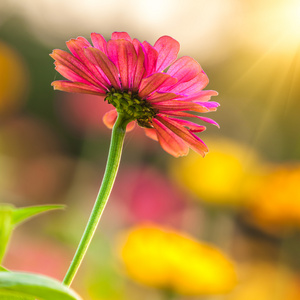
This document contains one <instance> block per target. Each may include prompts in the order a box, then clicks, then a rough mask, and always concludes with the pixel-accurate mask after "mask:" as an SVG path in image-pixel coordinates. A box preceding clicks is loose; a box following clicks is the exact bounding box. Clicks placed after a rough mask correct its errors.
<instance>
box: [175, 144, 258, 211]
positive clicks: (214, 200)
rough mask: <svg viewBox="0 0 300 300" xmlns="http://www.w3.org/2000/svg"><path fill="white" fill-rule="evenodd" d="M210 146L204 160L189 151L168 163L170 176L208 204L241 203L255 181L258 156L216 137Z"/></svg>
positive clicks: (245, 148)
mask: <svg viewBox="0 0 300 300" xmlns="http://www.w3.org/2000/svg"><path fill="white" fill-rule="evenodd" d="M210 145H211V147H210V153H209V155H208V156H207V157H206V158H205V160H204V161H203V159H201V158H200V157H199V155H193V154H192V153H191V154H190V155H188V156H187V157H185V158H183V159H181V160H180V161H179V162H176V163H174V162H173V163H172V162H171V163H172V164H171V165H170V175H171V176H172V177H173V178H174V180H175V182H176V183H177V184H178V185H181V186H182V187H183V188H185V189H187V190H188V191H189V192H191V194H193V195H194V196H196V197H197V198H198V199H199V200H200V199H201V201H204V202H207V203H209V204H212V205H228V206H239V205H243V204H244V202H245V199H246V198H247V193H248V191H249V189H252V186H254V185H255V183H256V181H257V180H259V179H258V175H260V172H261V171H260V168H261V167H260V164H261V163H260V160H259V157H258V155H257V154H256V153H255V151H254V150H252V149H250V148H249V147H245V146H243V145H242V144H239V143H237V142H234V141H233V140H230V139H223V138H221V139H220V138H219V139H218V140H217V141H216V140H214V141H211V142H210ZM199 158H200V159H199ZM216 187H217V188H216Z"/></svg>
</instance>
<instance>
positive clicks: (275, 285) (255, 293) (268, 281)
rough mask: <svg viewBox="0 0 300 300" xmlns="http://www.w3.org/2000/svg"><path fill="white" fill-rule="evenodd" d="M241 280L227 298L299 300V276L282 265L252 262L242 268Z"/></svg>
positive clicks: (236, 299)
mask: <svg viewBox="0 0 300 300" xmlns="http://www.w3.org/2000/svg"><path fill="white" fill-rule="evenodd" d="M241 273H242V274H241V277H242V278H241V282H240V283H239V285H238V286H237V287H236V288H235V289H234V291H233V292H232V293H230V294H229V295H228V296H226V298H225V299H226V300H274V299H276V300H299V299H300V286H299V278H297V277H296V276H295V274H293V273H292V272H291V271H289V270H288V269H287V268H285V267H282V266H279V267H277V266H275V265H272V264H269V263H262V262H257V263H254V264H253V263H251V264H248V265H245V266H243V267H242V269H241Z"/></svg>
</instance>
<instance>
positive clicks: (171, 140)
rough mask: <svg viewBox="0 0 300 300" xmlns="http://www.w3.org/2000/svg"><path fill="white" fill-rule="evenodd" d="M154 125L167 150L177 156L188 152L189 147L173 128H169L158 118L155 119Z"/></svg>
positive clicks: (160, 141)
mask: <svg viewBox="0 0 300 300" xmlns="http://www.w3.org/2000/svg"><path fill="white" fill-rule="evenodd" d="M153 126H154V128H155V129H156V133H157V137H158V141H159V143H160V145H161V146H162V148H163V149H164V150H165V151H166V152H168V153H169V154H171V155H173V156H175V157H179V156H184V155H187V154H188V152H189V147H188V146H187V145H186V144H185V142H184V141H183V140H182V139H181V138H180V137H179V136H178V135H176V134H175V133H174V132H173V131H172V130H170V129H169V128H167V127H166V126H165V125H164V124H162V123H161V122H159V121H158V120H157V119H153Z"/></svg>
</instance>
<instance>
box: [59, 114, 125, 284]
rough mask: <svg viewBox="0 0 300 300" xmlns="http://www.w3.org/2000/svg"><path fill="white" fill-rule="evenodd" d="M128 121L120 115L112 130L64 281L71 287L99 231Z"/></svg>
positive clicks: (115, 173) (117, 166)
mask: <svg viewBox="0 0 300 300" xmlns="http://www.w3.org/2000/svg"><path fill="white" fill-rule="evenodd" d="M127 123H128V120H125V119H124V118H123V116H122V115H121V114H119V115H118V118H117V120H116V123H115V125H114V127H113V130H112V135H111V142H110V148H109V154H108V159H107V163H106V169H105V173H104V176H103V180H102V184H101V187H100V189H99V193H98V196H97V198H96V201H95V204H94V207H93V210H92V212H91V215H90V218H89V220H88V223H87V225H86V228H85V231H84V233H83V235H82V237H81V240H80V243H79V245H78V247H77V250H76V253H75V255H74V257H73V260H72V262H71V264H70V267H69V269H68V271H67V273H66V276H65V278H64V280H63V284H65V285H67V286H70V285H71V283H72V281H73V279H74V277H75V275H76V273H77V271H78V269H79V267H80V265H81V262H82V260H83V258H84V256H85V253H86V251H87V249H88V247H89V245H90V242H91V240H92V238H93V236H94V233H95V231H96V229H97V226H98V223H99V221H100V218H101V216H102V213H103V210H104V208H105V205H106V203H107V200H108V198H109V195H110V192H111V190H112V187H113V184H114V181H115V178H116V175H117V172H118V168H119V164H120V159H121V154H122V148H123V142H124V137H125V133H126V126H127Z"/></svg>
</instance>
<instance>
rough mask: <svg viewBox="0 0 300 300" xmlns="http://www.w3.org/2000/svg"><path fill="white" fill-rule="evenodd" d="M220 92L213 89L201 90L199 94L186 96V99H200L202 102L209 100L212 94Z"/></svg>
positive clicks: (215, 94)
mask: <svg viewBox="0 0 300 300" xmlns="http://www.w3.org/2000/svg"><path fill="white" fill-rule="evenodd" d="M217 95H218V92H216V91H212V90H204V91H200V92H199V93H197V94H193V95H190V96H186V97H185V99H186V100H189V101H194V100H199V101H201V102H206V101H209V100H210V98H211V97H212V96H217Z"/></svg>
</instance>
